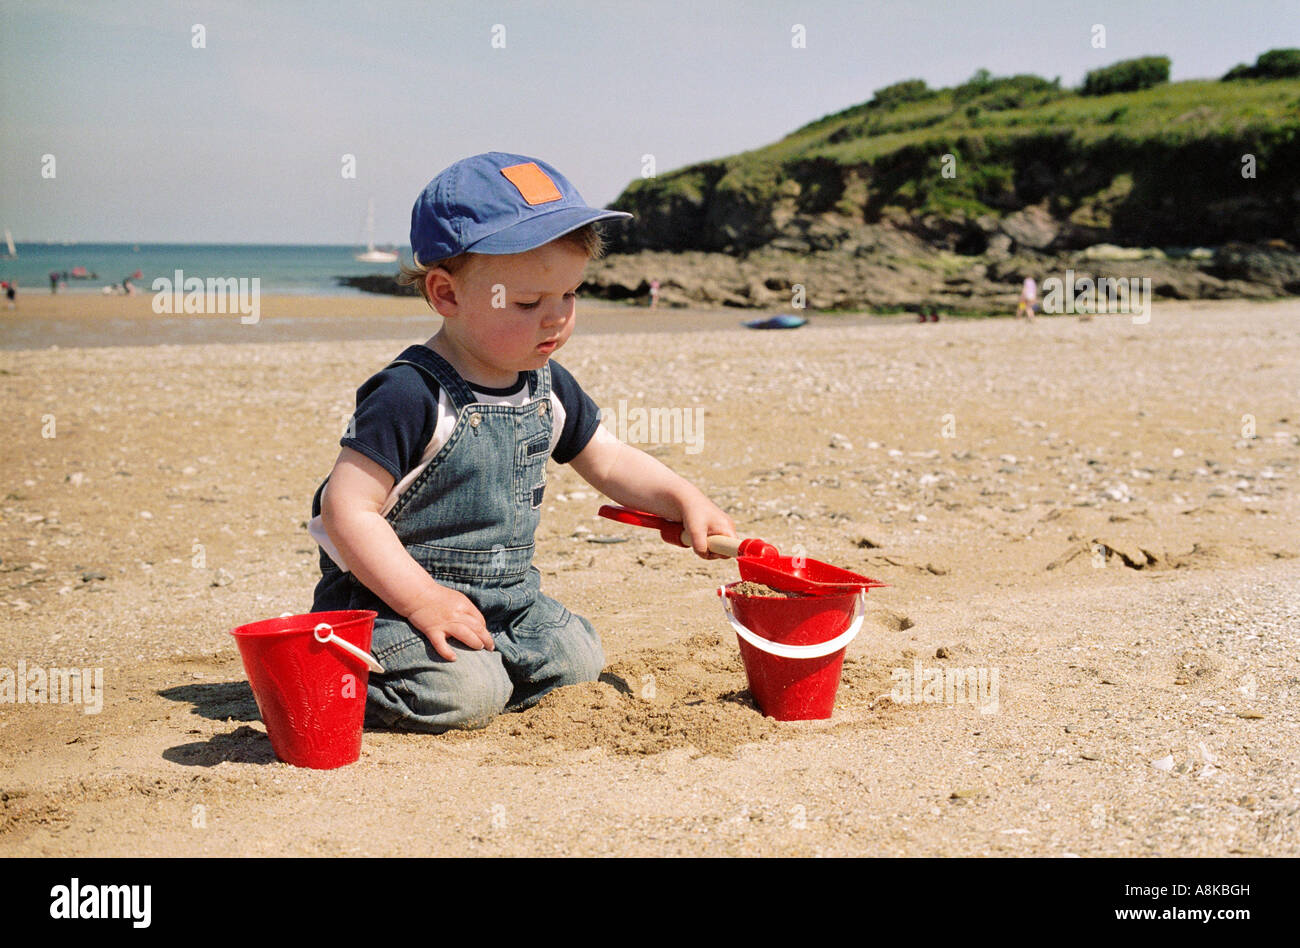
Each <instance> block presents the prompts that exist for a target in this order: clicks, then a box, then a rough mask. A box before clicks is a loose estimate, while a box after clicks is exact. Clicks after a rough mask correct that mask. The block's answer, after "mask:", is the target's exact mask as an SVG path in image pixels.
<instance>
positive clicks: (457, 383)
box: [389, 345, 478, 412]
mask: <svg viewBox="0 0 1300 948" xmlns="http://www.w3.org/2000/svg"><path fill="white" fill-rule="evenodd" d="M389 364H390V365H403V364H405V365H413V366H415V367H416V368H417V369H419V370H420V371H422V372H424V373H425V374H427V375H430V376H432V377H433V380H434V381H435V382H437V383H438V384H439V385H440V386H442V390H443V391H444V392H446V393H447V397H448V398H450V399H451V403H452V405H453V407H454V408H455V409H456V411H458V412H459V411H460V410H461V409H462V408H464V407H465V406H466V405H472V404H474V403H475V402H476V401H477V400H478V399H476V398H475V397H474V393H473V392H472V391H471V390H470V387H469V384H468V383H467V382H466V381H465V380H464V379H463V378H461V377H460V373H459V372H457V371H456V370H455V369H454V368H452V366H451V363H450V362H448V361H447V360H446V359H444V358H443V357H442V356H440V355H438V353H436V352H434V351H433V350H432V349H430V348H429V347H428V346H420V345H416V346H409V347H408V348H407V349H405V350H404V351H403V352H402V354H401V355H399V356H398V357H397V358H396V359H394V360H393V361H392V362H391V363H389Z"/></svg>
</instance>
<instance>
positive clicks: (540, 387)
mask: <svg viewBox="0 0 1300 948" xmlns="http://www.w3.org/2000/svg"><path fill="white" fill-rule="evenodd" d="M528 392H529V397H530V398H534V399H539V400H540V399H546V398H550V397H551V363H549V362H548V363H546V364H545V365H544V366H542V367H541V368H540V369H530V370H529V372H528Z"/></svg>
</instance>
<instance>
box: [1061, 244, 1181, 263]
mask: <svg viewBox="0 0 1300 948" xmlns="http://www.w3.org/2000/svg"><path fill="white" fill-rule="evenodd" d="M1076 256H1077V257H1078V259H1080V260H1109V261H1115V260H1167V259H1169V258H1168V257H1166V256H1165V252H1164V251H1163V250H1160V249H1159V248H1157V247H1117V246H1116V245H1115V244H1094V245H1093V246H1091V247H1087V248H1085V249H1084V250H1081V251H1079V253H1078V254H1076Z"/></svg>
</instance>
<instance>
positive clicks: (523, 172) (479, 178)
mask: <svg viewBox="0 0 1300 948" xmlns="http://www.w3.org/2000/svg"><path fill="white" fill-rule="evenodd" d="M631 216H632V215H631V214H628V213H627V212H625V211H608V210H600V209H599V208H594V207H588V206H587V202H586V201H584V200H583V199H582V195H581V194H579V193H578V189H577V188H575V187H574V186H573V185H572V184H570V183H569V180H568V179H567V178H566V177H564V175H562V174H560V172H558V171H556V170H555V168H554V167H552V166H551V165H549V164H547V163H546V162H544V161H541V160H539V159H537V158H529V157H528V156H526V155H512V154H508V153H506V152H501V151H490V152H487V153H485V154H482V155H474V156H473V157H472V158H463V159H461V160H460V161H458V162H456V163H455V164H454V165H452V166H451V167H450V168H447V169H446V170H445V171H442V172H441V173H439V174H438V176H437V177H436V178H434V179H433V180H432V181H430V182H429V183H428V184H427V185H426V186H425V188H424V190H423V191H421V192H420V196H419V197H418V198H417V199H416V201H415V207H414V208H412V209H411V250H412V251H413V252H414V254H415V262H416V263H424V264H430V263H433V262H435V261H438V260H446V259H447V258H448V257H454V256H456V255H457V254H462V253H467V252H473V253H486V254H505V253H523V252H524V251H527V250H533V249H535V248H537V247H540V246H542V245H543V244H548V243H550V242H551V241H552V240H555V239H556V238H557V237H562V236H564V235H565V234H567V233H569V232H570V231H574V230H577V229H578V228H579V227H584V226H586V225H587V224H591V223H594V222H595V221H604V220H625V219H627V218H630V217H631Z"/></svg>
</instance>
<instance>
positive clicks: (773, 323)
mask: <svg viewBox="0 0 1300 948" xmlns="http://www.w3.org/2000/svg"><path fill="white" fill-rule="evenodd" d="M807 322H808V320H807V319H806V318H804V317H803V316H795V315H794V314H792V313H780V314H778V315H776V316H769V317H767V318H766V319H747V320H744V321H743V322H742V323H741V325H742V326H744V327H745V328H746V329H798V328H799V327H800V326H802V325H804V324H805V323H807Z"/></svg>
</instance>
